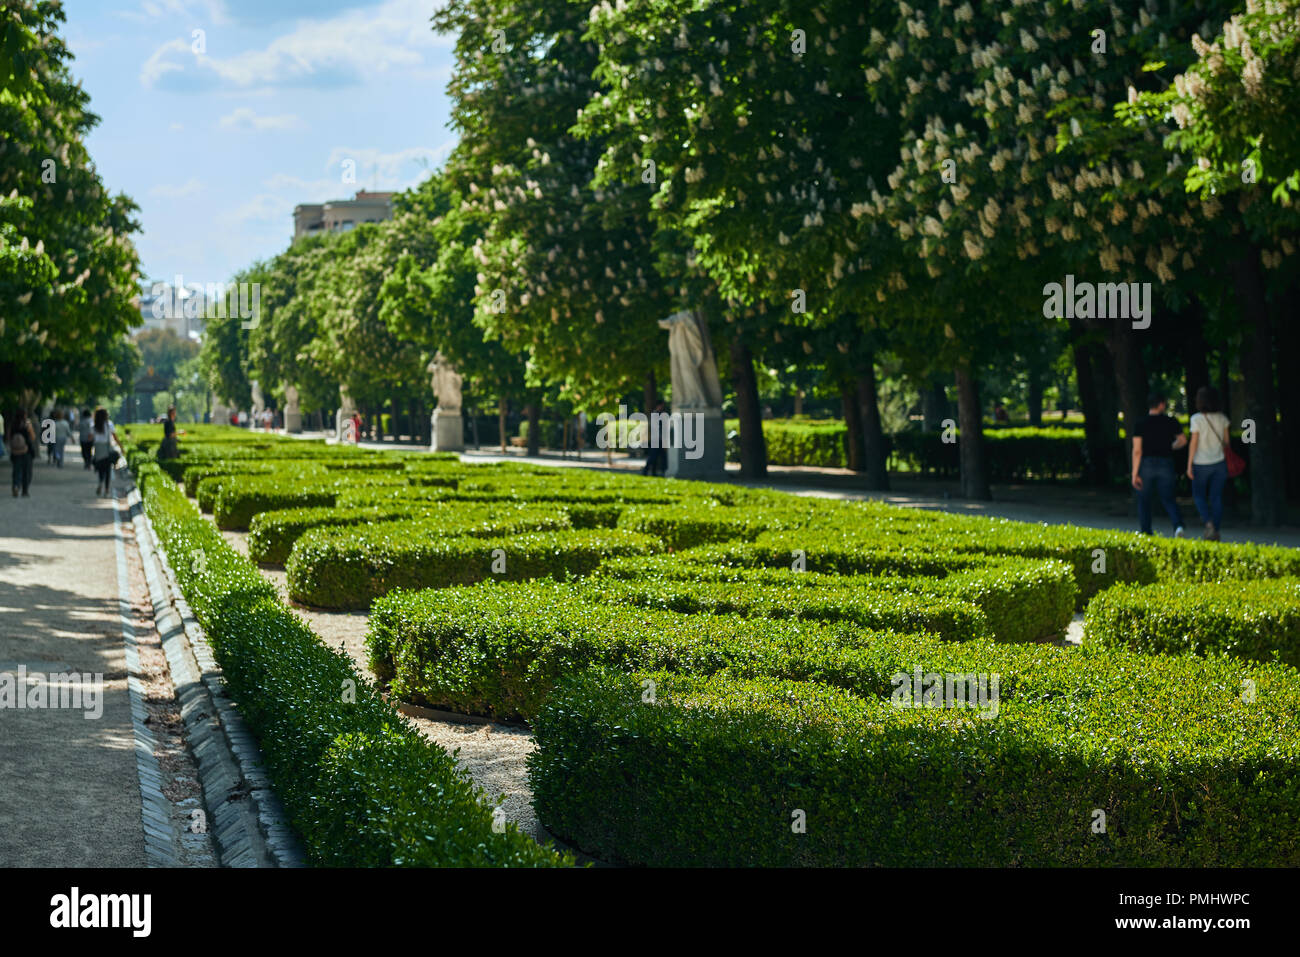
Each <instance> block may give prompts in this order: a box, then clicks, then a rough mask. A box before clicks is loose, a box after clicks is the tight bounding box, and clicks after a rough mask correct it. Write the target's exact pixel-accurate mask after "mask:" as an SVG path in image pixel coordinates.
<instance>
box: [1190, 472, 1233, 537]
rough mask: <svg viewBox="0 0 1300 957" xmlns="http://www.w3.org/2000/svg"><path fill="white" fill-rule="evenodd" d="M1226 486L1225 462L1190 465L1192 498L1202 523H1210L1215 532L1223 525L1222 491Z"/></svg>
mask: <svg viewBox="0 0 1300 957" xmlns="http://www.w3.org/2000/svg"><path fill="white" fill-rule="evenodd" d="M1227 484H1228V463H1227V461H1222V462H1215V463H1214V464H1213V465H1196V464H1195V463H1193V464H1192V498H1193V499H1195V501H1196V511H1197V512H1199V513H1200V515H1201V521H1202V522H1210V523H1211V524H1213V525H1214V528H1215V530H1216V531H1217V530H1218V529H1219V528H1220V527H1222V525H1223V489H1224V486H1226V485H1227Z"/></svg>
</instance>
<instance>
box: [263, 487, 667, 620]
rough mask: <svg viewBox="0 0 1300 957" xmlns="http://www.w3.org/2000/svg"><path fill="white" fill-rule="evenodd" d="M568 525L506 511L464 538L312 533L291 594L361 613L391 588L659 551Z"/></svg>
mask: <svg viewBox="0 0 1300 957" xmlns="http://www.w3.org/2000/svg"><path fill="white" fill-rule="evenodd" d="M568 524H569V519H568V516H567V515H566V514H564V513H563V512H561V511H556V512H553V513H551V514H549V515H546V514H537V513H533V514H528V513H526V512H520V513H519V514H517V515H512V514H510V513H506V515H505V516H504V517H503V518H501V519H499V520H494V521H485V522H484V523H483V528H482V531H481V534H479V535H465V534H464V533H463V532H459V529H456V526H454V525H450V526H449V527H450V528H453V529H456V530H455V531H453V532H451V533H444V532H443V530H442V526H441V525H439V523H438V522H437V521H414V522H384V523H382V524H379V525H373V526H369V527H359V528H343V529H334V528H319V529H314V530H312V531H310V532H307V533H306V534H304V535H303V536H302V537H301V538H299V539H298V542H297V544H295V545H294V547H293V551H292V552H291V553H290V555H289V560H288V561H287V562H286V563H285V571H286V572H287V573H288V581H289V596H290V597H291V598H293V600H294V601H299V602H302V603H303V604H305V605H312V606H315V607H319V608H349V609H354V608H355V609H365V608H368V607H369V606H370V602H371V601H372V600H373V599H375V598H378V597H379V596H380V595H384V594H387V593H388V592H390V591H392V590H393V589H395V588H442V587H445V586H448V585H468V584H474V583H476V582H481V581H491V580H492V579H493V578H500V579H503V580H506V581H517V580H520V579H527V578H542V577H556V578H565V577H568V576H570V575H584V574H587V573H588V572H590V571H591V570H592V569H594V568H595V567H596V566H597V565H599V564H600V562H601V561H602V560H603V559H604V558H606V557H608V556H611V555H637V554H645V553H647V552H651V551H655V550H656V549H658V548H659V547H660V545H659V542H658V540H657V539H653V538H650V537H648V536H645V535H637V534H635V533H633V532H625V531H621V530H617V529H568ZM557 529H567V530H565V531H556V530H557ZM458 532H459V534H458ZM494 566H495V567H496V568H501V569H502V570H500V571H495V570H494ZM503 566H504V567H503Z"/></svg>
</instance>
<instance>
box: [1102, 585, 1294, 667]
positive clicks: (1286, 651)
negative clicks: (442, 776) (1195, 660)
mask: <svg viewBox="0 0 1300 957" xmlns="http://www.w3.org/2000/svg"><path fill="white" fill-rule="evenodd" d="M1084 635H1085V636H1086V638H1087V640H1089V641H1099V642H1101V643H1102V644H1106V645H1126V646H1128V647H1131V648H1135V649H1137V650H1139V651H1147V652H1163V653H1166V654H1188V653H1190V654H1196V655H1213V654H1229V655H1235V656H1236V657H1238V658H1247V659H1251V660H1254V661H1271V660H1273V659H1274V658H1275V657H1276V658H1277V659H1278V660H1280V661H1283V662H1285V663H1287V664H1289V665H1291V666H1293V667H1297V668H1300V581H1297V580H1296V579H1294V578H1289V579H1288V578H1281V579H1265V580H1262V581H1232V582H1205V583H1200V584H1196V585H1191V586H1189V585H1186V584H1181V583H1179V584H1167V585H1148V586H1146V587H1144V588H1136V587H1118V588H1112V589H1110V590H1109V591H1106V592H1103V593H1102V594H1100V595H1098V596H1097V597H1096V598H1094V599H1093V600H1092V601H1091V602H1089V603H1088V611H1087V615H1086V618H1085V621H1084Z"/></svg>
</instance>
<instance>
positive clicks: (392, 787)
mask: <svg viewBox="0 0 1300 957" xmlns="http://www.w3.org/2000/svg"><path fill="white" fill-rule="evenodd" d="M139 474H140V478H141V481H142V484H143V485H144V501H145V510H146V512H147V514H148V515H149V517H150V519H151V521H152V523H153V527H154V529H155V531H156V532H157V533H158V536H159V539H160V542H161V544H162V546H163V548H164V549H165V551H166V552H167V553H168V554H169V555H171V556H172V557H173V561H172V566H173V569H174V571H175V573H176V575H177V578H178V580H179V583H180V586H181V590H182V592H183V593H184V594H185V597H186V599H187V601H188V602H189V604H190V606H191V607H192V608H193V609H194V613H195V615H196V617H197V618H198V619H199V622H200V623H201V624H202V625H203V627H204V630H205V631H206V633H207V636H208V640H209V641H210V642H211V643H212V646H213V651H214V652H215V654H216V656H217V659H218V661H219V662H220V664H221V667H222V671H223V674H224V677H225V681H226V684H227V687H228V688H229V689H230V693H231V695H232V696H233V697H234V699H235V701H236V702H237V703H238V705H239V708H240V712H241V714H242V715H243V717H244V719H245V721H247V722H248V725H249V727H250V729H251V730H252V731H253V733H254V734H255V735H256V736H257V738H258V740H259V742H260V743H261V747H262V754H263V758H264V760H265V766H266V769H267V773H268V774H269V775H270V778H271V781H272V784H273V785H274V786H275V788H276V791H277V793H278V794H279V796H280V798H281V799H282V800H283V802H284V805H285V808H286V810H287V811H288V814H289V817H290V821H291V823H292V825H293V827H294V829H295V830H296V831H297V832H298V833H299V834H300V835H301V837H302V840H303V844H304V846H305V848H306V851H307V854H308V856H309V859H310V861H311V862H312V863H314V864H318V865H326V866H347V867H374V866H420V867H429V866H447V867H467V866H525V867H533V866H558V865H566V864H570V863H572V862H571V859H570V858H568V857H567V856H565V857H562V856H560V855H557V854H555V853H554V852H553V851H551V850H549V849H547V848H543V847H540V846H539V845H537V844H536V843H534V842H533V841H532V840H531V839H529V838H528V837H526V836H524V835H522V834H520V833H519V831H518V830H517V829H516V828H515V826H514V825H513V824H507V825H506V827H505V829H504V830H503V831H500V832H498V831H497V830H496V829H495V828H494V827H493V820H492V813H491V811H490V809H489V808H488V806H487V805H485V804H484V803H482V801H481V797H482V795H481V794H480V792H478V791H477V789H476V788H475V787H474V786H473V785H472V784H471V783H470V781H469V780H468V779H466V778H465V777H464V776H463V775H462V774H461V773H460V771H459V770H458V768H457V767H456V762H455V759H454V758H453V757H452V756H451V755H450V754H448V753H447V752H446V751H444V750H443V749H441V748H439V747H436V746H434V745H431V744H430V743H429V742H428V741H426V740H425V739H424V738H423V737H422V736H421V735H420V734H418V733H417V732H416V731H414V730H413V729H411V728H410V727H409V725H407V724H406V722H405V721H404V720H403V719H402V717H401V716H400V715H399V714H398V713H397V712H396V711H395V710H393V708H392V707H391V706H390V705H389V704H387V703H386V702H385V701H384V700H383V699H382V698H381V697H380V696H379V695H378V694H377V693H376V692H375V691H374V689H373V688H372V687H371V686H370V685H369V684H368V683H367V682H366V680H365V679H364V678H362V677H361V676H360V675H359V674H358V673H357V672H356V670H355V669H354V668H353V666H352V664H351V662H350V661H349V659H348V658H347V656H346V655H343V654H342V653H340V652H335V651H331V650H330V649H328V648H326V647H325V646H324V645H323V644H322V643H321V642H320V640H319V639H318V638H317V637H316V635H315V634H313V633H312V631H311V630H310V629H309V628H307V626H306V625H304V624H303V623H302V621H300V620H299V619H298V618H297V617H295V616H294V615H293V614H292V613H290V612H289V611H288V609H286V608H285V607H284V606H283V605H282V604H280V602H278V601H277V600H276V598H275V591H274V589H273V588H272V587H271V586H270V585H269V584H268V583H267V582H266V581H265V580H264V579H263V578H262V576H261V575H260V574H259V573H258V571H257V569H256V567H254V566H253V565H252V563H250V562H249V561H248V560H247V559H245V558H243V557H242V556H241V555H239V554H238V553H237V552H235V551H234V549H232V548H231V547H230V546H229V545H227V544H226V542H225V541H224V540H223V539H222V537H221V535H220V533H219V532H217V530H216V529H215V528H213V526H212V525H211V524H210V523H208V522H207V521H205V520H204V519H203V518H202V517H201V516H200V515H199V514H198V513H196V512H195V511H194V509H193V508H192V507H191V506H190V504H189V503H188V502H187V501H186V500H185V498H184V497H183V496H182V495H181V494H180V492H179V491H177V490H176V488H175V486H174V485H172V484H171V482H170V481H168V480H167V479H166V478H165V477H164V476H165V473H164V472H163V471H162V470H160V469H158V468H157V467H156V466H150V465H147V464H146V465H142V466H141V467H140V473H139ZM159 479H161V481H160V480H159ZM196 550H201V551H202V552H203V554H204V556H205V561H204V562H202V563H198V562H193V561H190V560H189V559H188V556H190V555H192V554H193V553H194V552H195V551H196ZM178 559H179V560H178ZM345 689H355V700H349V696H348V695H345V694H344V691H345Z"/></svg>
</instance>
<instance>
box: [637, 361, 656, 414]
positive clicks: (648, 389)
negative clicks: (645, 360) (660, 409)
mask: <svg viewBox="0 0 1300 957" xmlns="http://www.w3.org/2000/svg"><path fill="white" fill-rule="evenodd" d="M658 399H659V387H658V384H657V383H656V382H655V372H654V370H653V369H651V370H650V371H649V372H647V373H646V374H645V390H644V392H643V393H642V403H641V411H642V412H644V413H645V414H646V415H649V414H650V412H651V411H652V410H653V409H654V407H655V402H656V401H657V400H658Z"/></svg>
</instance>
